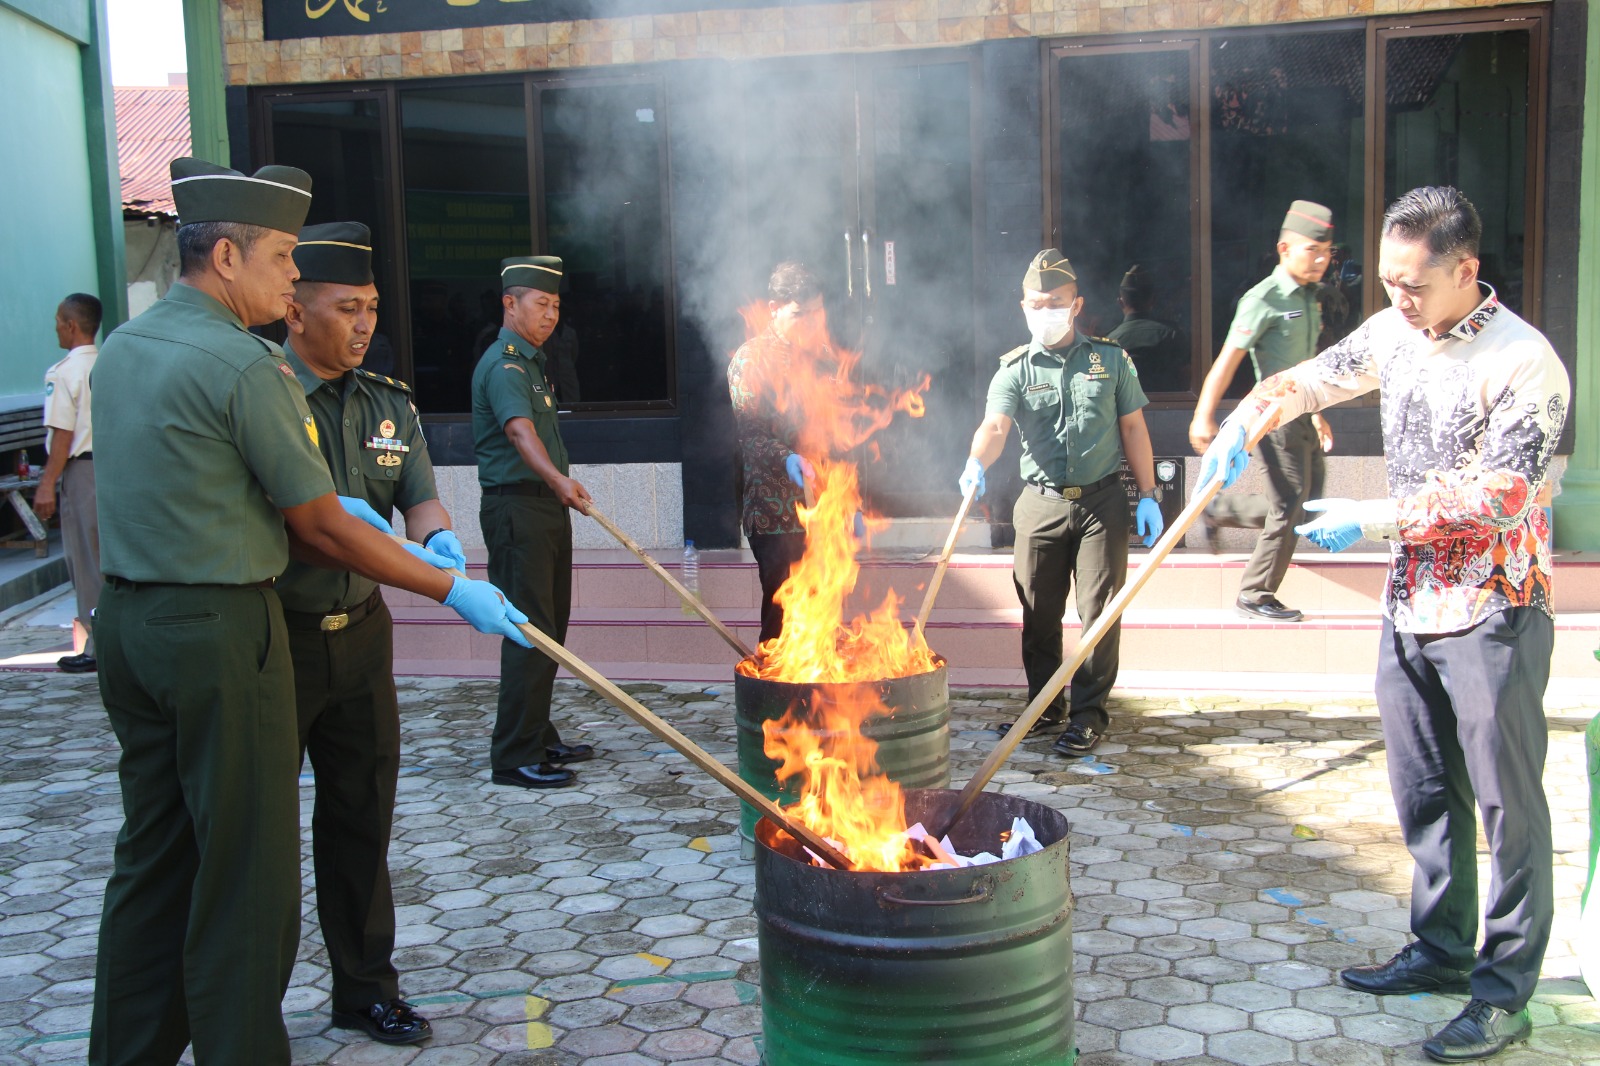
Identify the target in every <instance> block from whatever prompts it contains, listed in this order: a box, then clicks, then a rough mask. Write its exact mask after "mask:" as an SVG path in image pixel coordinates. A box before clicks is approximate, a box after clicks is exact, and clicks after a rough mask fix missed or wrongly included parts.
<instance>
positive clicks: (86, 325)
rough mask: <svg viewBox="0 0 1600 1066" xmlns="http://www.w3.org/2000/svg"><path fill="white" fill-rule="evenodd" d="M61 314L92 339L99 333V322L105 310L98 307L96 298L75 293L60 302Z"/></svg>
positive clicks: (83, 293)
mask: <svg viewBox="0 0 1600 1066" xmlns="http://www.w3.org/2000/svg"><path fill="white" fill-rule="evenodd" d="M61 314H62V316H63V317H65V318H66V319H67V320H68V321H70V322H74V323H76V324H77V327H78V328H79V329H81V330H83V331H84V332H85V333H87V334H88V335H89V336H91V337H92V336H94V335H95V334H96V333H99V332H100V320H101V319H102V318H103V317H104V315H105V310H104V308H102V307H101V306H100V298H99V297H98V296H90V295H89V294H88V293H86V292H75V293H73V294H72V295H70V296H68V297H67V298H66V299H64V300H62V301H61Z"/></svg>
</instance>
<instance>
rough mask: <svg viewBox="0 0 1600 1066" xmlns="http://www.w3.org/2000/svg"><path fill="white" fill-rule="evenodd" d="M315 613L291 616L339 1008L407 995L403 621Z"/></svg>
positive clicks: (323, 916) (321, 894)
mask: <svg viewBox="0 0 1600 1066" xmlns="http://www.w3.org/2000/svg"><path fill="white" fill-rule="evenodd" d="M317 617H318V616H315V615H296V614H290V615H288V616H287V619H288V622H289V650H290V652H291V654H292V655H293V658H294V695H295V707H296V709H297V711H298V717H299V725H300V751H301V753H302V755H307V754H308V755H310V756H311V771H312V773H313V775H314V776H315V777H316V784H317V799H316V807H315V812H314V813H313V814H312V816H311V850H312V857H313V865H314V867H315V870H316V881H317V918H318V920H319V921H320V922H321V924H322V940H323V943H324V944H326V945H327V947H328V962H329V968H330V969H331V970H332V971H333V1009H334V1010H341V1011H360V1010H363V1009H365V1008H366V1007H370V1006H371V1005H372V1004H374V1003H381V1002H383V1001H384V1000H389V999H395V998H396V997H398V996H399V995H400V985H399V977H398V975H397V974H396V973H395V968H394V963H393V962H391V961H390V956H391V955H392V954H393V953H394V895H393V893H392V891H391V890H390V887H389V830H390V827H391V826H392V825H393V823H394V793H395V781H396V778H397V776H398V774H399V770H400V707H399V702H398V700H397V699H396V697H395V689H394V622H393V620H392V619H391V617H390V615H389V609H388V608H387V607H385V606H384V605H383V601H382V599H379V600H378V604H377V608H376V609H375V610H374V611H373V612H372V613H371V614H369V615H367V616H366V617H365V618H363V619H361V620H360V621H359V622H356V623H355V624H354V625H351V626H350V627H349V628H347V629H340V630H336V631H334V632H331V633H330V632H325V631H323V630H321V629H320V628H310V627H311V626H314V625H315V619H316V618H317Z"/></svg>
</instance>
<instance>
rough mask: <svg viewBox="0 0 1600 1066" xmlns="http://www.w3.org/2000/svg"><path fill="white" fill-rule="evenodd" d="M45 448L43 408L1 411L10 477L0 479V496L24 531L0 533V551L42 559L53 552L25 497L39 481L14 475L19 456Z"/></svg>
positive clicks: (0, 462)
mask: <svg viewBox="0 0 1600 1066" xmlns="http://www.w3.org/2000/svg"><path fill="white" fill-rule="evenodd" d="M44 446H45V428H44V405H43V404H32V403H24V404H23V406H21V407H16V408H13V409H11V410H9V411H0V472H4V473H5V474H6V475H7V476H4V477H0V493H4V494H5V497H6V499H7V500H8V501H9V502H10V504H11V509H12V510H13V511H15V512H16V513H17V517H18V518H19V519H21V520H22V528H21V529H17V530H12V531H11V532H9V533H0V548H32V549H33V554H34V555H36V556H38V557H39V558H41V559H42V558H44V557H45V556H46V555H47V554H49V551H50V547H49V545H48V543H47V542H46V540H45V537H46V532H45V528H44V523H43V522H41V521H39V516H38V515H36V514H34V513H33V508H32V507H30V506H28V499H27V497H26V496H24V495H23V494H24V493H25V492H27V493H31V492H32V490H33V489H36V488H38V487H39V479H38V478H35V477H29V478H20V477H17V476H16V474H15V473H14V471H15V470H16V468H17V453H18V452H20V451H24V450H26V449H29V448H38V449H43V448H44Z"/></svg>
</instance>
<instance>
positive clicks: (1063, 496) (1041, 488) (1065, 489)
mask: <svg viewBox="0 0 1600 1066" xmlns="http://www.w3.org/2000/svg"><path fill="white" fill-rule="evenodd" d="M1120 480H1122V475H1121V474H1120V473H1111V474H1107V475H1106V476H1105V477H1103V478H1101V479H1100V480H1099V481H1094V482H1091V483H1090V484H1087V485H1060V486H1057V485H1041V484H1040V483H1039V482H1037V481H1030V482H1028V487H1029V488H1030V489H1032V490H1033V491H1034V492H1037V493H1038V494H1039V495H1041V496H1044V497H1046V498H1047V499H1051V500H1076V499H1078V498H1079V497H1082V496H1085V495H1087V494H1088V493H1091V492H1095V491H1097V490H1099V489H1103V488H1105V487H1106V486H1108V485H1110V484H1111V483H1112V482H1115V481H1120Z"/></svg>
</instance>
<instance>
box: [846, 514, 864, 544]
mask: <svg viewBox="0 0 1600 1066" xmlns="http://www.w3.org/2000/svg"><path fill="white" fill-rule="evenodd" d="M850 531H851V532H853V533H854V534H855V535H856V539H857V540H865V539H866V537H867V520H866V518H864V517H862V514H861V512H860V511H857V512H856V517H855V521H854V522H853V523H851V525H850Z"/></svg>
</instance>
